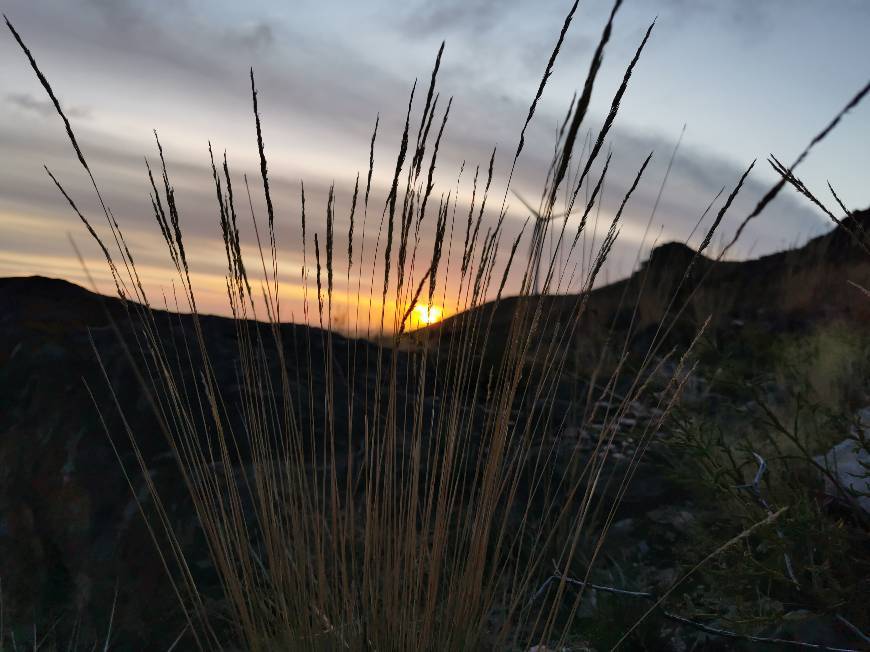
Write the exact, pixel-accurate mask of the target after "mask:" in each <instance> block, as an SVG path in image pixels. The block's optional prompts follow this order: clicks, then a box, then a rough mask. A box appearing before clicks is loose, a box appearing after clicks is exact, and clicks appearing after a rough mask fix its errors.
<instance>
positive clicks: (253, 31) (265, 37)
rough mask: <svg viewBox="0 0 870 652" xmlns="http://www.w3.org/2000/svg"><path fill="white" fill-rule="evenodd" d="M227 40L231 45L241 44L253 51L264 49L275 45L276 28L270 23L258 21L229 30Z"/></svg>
mask: <svg viewBox="0 0 870 652" xmlns="http://www.w3.org/2000/svg"><path fill="white" fill-rule="evenodd" d="M226 40H227V43H228V44H229V45H230V46H240V47H243V48H245V49H246V50H253V51H257V50H264V49H267V48H270V47H272V46H273V45H274V43H275V30H274V28H273V27H272V26H271V25H270V24H269V23H267V22H265V21H258V22H255V23H252V24H250V25H247V26H243V27H240V28H232V29H229V30H227V32H226Z"/></svg>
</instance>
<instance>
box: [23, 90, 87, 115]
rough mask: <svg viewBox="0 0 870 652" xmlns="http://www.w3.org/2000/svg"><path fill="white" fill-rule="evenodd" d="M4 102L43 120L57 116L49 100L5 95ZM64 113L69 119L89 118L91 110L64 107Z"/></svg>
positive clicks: (31, 96)
mask: <svg viewBox="0 0 870 652" xmlns="http://www.w3.org/2000/svg"><path fill="white" fill-rule="evenodd" d="M6 102H7V104H10V105H12V106H14V107H15V108H17V109H21V110H23V111H29V112H32V113H35V114H37V115H39V116H41V117H43V118H48V117H51V116H54V115H56V114H57V111H55V108H54V104H52V103H51V100H47V99H46V100H38V99H36V98H35V97H34V96H33V95H31V94H29V93H7V94H6ZM64 113H66V115H67V117H69V118H81V119H84V118H90V117H91V109H90V108H89V107H85V106H69V107H64Z"/></svg>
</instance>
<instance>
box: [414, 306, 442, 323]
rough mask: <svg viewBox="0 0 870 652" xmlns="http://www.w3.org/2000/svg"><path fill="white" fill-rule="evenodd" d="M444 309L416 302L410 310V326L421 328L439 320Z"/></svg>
mask: <svg viewBox="0 0 870 652" xmlns="http://www.w3.org/2000/svg"><path fill="white" fill-rule="evenodd" d="M443 315H444V311H443V310H442V309H441V306H436V305H425V304H420V303H418V304H417V305H416V306H414V310H412V311H411V317H410V321H411V328H421V327H423V326H429V325H430V324H434V323H436V322H439V321H441V318H442V317H443Z"/></svg>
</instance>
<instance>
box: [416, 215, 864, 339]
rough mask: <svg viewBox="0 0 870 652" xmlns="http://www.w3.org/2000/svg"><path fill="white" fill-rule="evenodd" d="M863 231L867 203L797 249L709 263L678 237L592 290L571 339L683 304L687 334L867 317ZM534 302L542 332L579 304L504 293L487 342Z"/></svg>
mask: <svg viewBox="0 0 870 652" xmlns="http://www.w3.org/2000/svg"><path fill="white" fill-rule="evenodd" d="M868 233H870V209H868V210H863V211H857V212H855V213H854V214H853V215H852V216H850V217H848V218H845V219H843V220H842V221H841V225H839V226H837V227H835V228H834V229H832V230H831V231H829V232H828V233H826V234H824V235H821V236H818V237H816V238H813V239H812V240H810V241H808V242H807V243H806V244H805V245H803V246H802V247H798V248H795V249H790V250H786V251H781V252H777V253H774V254H770V255H767V256H763V257H760V258H756V259H753V260H747V261H716V260H714V259H712V258H709V257H707V256H706V255H699V254H697V252H696V251H695V250H694V249H692V248H691V247H688V246H687V245H685V244H683V243H679V242H668V243H665V244H662V245H659V246H658V247H656V248H654V249H653V250H652V252H651V253H650V256H649V258H648V259H647V261H645V262H644V263H643V264H642V265H641V266H640V269H638V270H637V271H636V272H634V273H633V274H632V275H631V276H630V277H629V278H627V279H624V280H622V281H618V282H616V283H612V284H610V285H606V286H603V287H599V288H596V289H594V290H593V291H592V292H591V293H590V295H589V300H588V303H587V307H586V312H585V314H584V317H583V320H582V321H581V323H580V326H579V331H578V333H577V336H578V337H580V338H588V337H590V336H592V335H594V334H595V333H600V332H602V331H607V330H609V329H610V327H611V326H613V327H615V329H616V331H617V334H618V332H619V331H620V330H621V329H623V328H628V326H629V324H630V323H632V324H633V333H635V334H642V333H643V332H644V330H646V329H650V328H653V329H654V328H656V327H657V325H658V324H659V323H660V322H661V321H662V319H663V317H664V315H665V313H666V311H668V310H669V309H670V310H671V314H672V315H673V314H674V310H675V309H680V308H681V307H682V310H680V316H679V324H678V328H676V329H675V332H676V333H678V334H680V335H682V336H684V337H688V336H690V333H692V332H694V331H695V330H696V328H697V326H699V325H700V324H701V323H703V322H704V320H705V319H706V318H707V316H710V317H711V318H712V326H713V328H714V330H715V329H722V328H725V329H728V328H730V327H732V326H733V325H740V324H744V323H748V322H754V323H757V324H759V325H760V326H762V327H765V328H770V329H774V330H778V329H784V328H785V329H788V328H800V327H803V326H809V325H811V324H813V323H814V322H817V321H819V320H830V319H843V320H847V321H859V322H863V323H870V301H867V300H866V297H864V296H863V294H862V293H861V291H860V290H859V289H858V288H856V287H855V285H858V286H861V287H865V288H866V287H868V286H870V252H868V249H870V238H868V236H867V234H868ZM862 243H864V244H862ZM865 247H866V249H865ZM853 284H855V285H853ZM537 301H540V309H541V311H542V315H544V318H543V319H542V320H541V324H542V329H543V331H542V334H541V337H544V338H547V337H549V336H550V335H551V334H552V333H551V332H550V331H551V330H552V329H553V328H556V327H559V326H560V325H561V326H564V324H565V323H566V322H567V321H568V320H569V319H570V318H571V315H572V314H573V311H574V310H576V307H577V306H578V300H577V296H576V295H555V296H544V297H525V298H517V297H509V298H505V299H503V300H502V301H501V302H500V303H499V304H498V306H493V304H491V303H490V304H485V305H483V306H481V307H479V308H477V310H492V309H493V308H494V309H495V314H494V315H493V331H492V339H491V342H490V345H491V346H493V347H499V346H501V345H502V344H501V342H500V339H499V338H500V335H501V334H503V333H506V332H507V327H508V324H509V323H510V321H511V319H512V316H513V314H514V311H515V310H516V309H517V306H518V305H519V304H520V303H528V302H537ZM461 322H462V318H461V315H457V316H453V317H451V318H450V319H447V320H445V321H444V322H443V323H442V324H438V325H436V326H433V327H431V329H432V330H433V331H438V332H441V333H443V334H444V335H445V336H447V337H450V336H451V335H452V334H453V333H454V331H455V329H457V328H460V327H461ZM548 329H549V330H548Z"/></svg>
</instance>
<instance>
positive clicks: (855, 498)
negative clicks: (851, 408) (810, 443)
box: [813, 408, 870, 514]
mask: <svg viewBox="0 0 870 652" xmlns="http://www.w3.org/2000/svg"><path fill="white" fill-rule="evenodd" d="M858 418H859V422H860V424H861V426H860V427H861V429H862V430H863V435H864V437H865V438H866V437H868V436H870V408H864V409H863V410H861V411H860V412H859V413H858ZM858 434H859V433H857V432H856V433H855V435H856V436H854V437H850V438H848V439H844V440H843V441H841V442H840V443H839V444H837V445H836V446H834V447H833V448H831V449H830V450H829V451H828V452H827V453H825V454H824V455H818V456H817V457H814V458H813V459H814V460H815V462H816V463H817V464H819V465H820V466H823V467H824V468H826V469H827V470H828V471H829V472H830V474H831V475H832V476H834V478H835V479H836V484H835V483H834V482H833V481H832V479H831V477H830V476H828V475H827V474H825V475H824V481H825V494H826V495H827V496H830V497H831V498H832V499H834V500H836V501H838V502H846V503H849V504H857V506H858V507H860V509H861V510H863V511H864V512H865V513H867V514H870V451H868V450H867V446H866V445H863V444H862V443H861V439H860V438H859V437H858ZM837 485H839V487H838V486H837ZM841 488H842V489H843V490H845V491H847V492H850V494H851V499H850V498H847V497H845V496H843V494H842V491H841V490H840V489H841Z"/></svg>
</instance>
